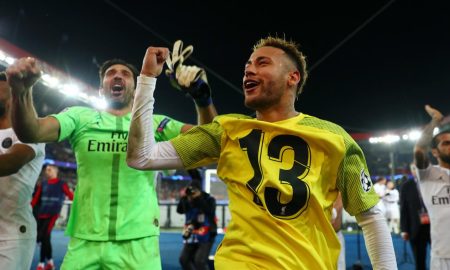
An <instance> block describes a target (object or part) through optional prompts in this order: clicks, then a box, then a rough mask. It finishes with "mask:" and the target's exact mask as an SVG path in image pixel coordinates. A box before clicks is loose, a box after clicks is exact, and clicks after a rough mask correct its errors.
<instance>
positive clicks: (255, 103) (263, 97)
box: [244, 83, 282, 111]
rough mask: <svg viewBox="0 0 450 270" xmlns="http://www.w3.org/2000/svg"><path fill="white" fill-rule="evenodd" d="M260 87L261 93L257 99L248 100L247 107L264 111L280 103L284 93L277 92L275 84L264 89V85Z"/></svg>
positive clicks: (246, 100) (245, 103) (246, 101)
mask: <svg viewBox="0 0 450 270" xmlns="http://www.w3.org/2000/svg"><path fill="white" fill-rule="evenodd" d="M260 87H261V88H260V90H259V91H260V92H259V94H258V96H257V97H253V98H252V99H249V100H248V99H247V98H246V99H245V102H244V105H245V107H247V108H249V109H252V110H255V111H257V110H264V109H267V108H270V107H271V106H273V105H274V104H277V103H278V102H279V101H280V99H281V96H282V92H281V91H278V90H277V88H276V87H277V85H276V84H275V83H270V84H269V85H268V87H263V86H262V85H261V86H260ZM272 89H276V91H272Z"/></svg>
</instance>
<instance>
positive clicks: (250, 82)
mask: <svg viewBox="0 0 450 270" xmlns="http://www.w3.org/2000/svg"><path fill="white" fill-rule="evenodd" d="M258 85H259V82H257V81H254V80H245V81H244V84H243V87H244V90H245V91H250V90H253V89H254V88H255V87H257V86H258Z"/></svg>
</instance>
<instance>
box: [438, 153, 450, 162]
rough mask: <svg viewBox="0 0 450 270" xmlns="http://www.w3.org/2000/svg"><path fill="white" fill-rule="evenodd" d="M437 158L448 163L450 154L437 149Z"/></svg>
mask: <svg viewBox="0 0 450 270" xmlns="http://www.w3.org/2000/svg"><path fill="white" fill-rule="evenodd" d="M439 159H441V160H442V161H444V162H445V163H447V164H450V155H446V154H443V153H441V152H440V151H439Z"/></svg>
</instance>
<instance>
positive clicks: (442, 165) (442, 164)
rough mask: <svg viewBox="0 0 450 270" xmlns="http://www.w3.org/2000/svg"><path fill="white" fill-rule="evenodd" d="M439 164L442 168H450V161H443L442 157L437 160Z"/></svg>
mask: <svg viewBox="0 0 450 270" xmlns="http://www.w3.org/2000/svg"><path fill="white" fill-rule="evenodd" d="M438 163H439V166H440V167H442V168H446V169H449V170H450V163H447V162H445V161H443V160H442V159H439V160H438Z"/></svg>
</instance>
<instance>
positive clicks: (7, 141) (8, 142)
mask: <svg viewBox="0 0 450 270" xmlns="http://www.w3.org/2000/svg"><path fill="white" fill-rule="evenodd" d="M11 145H12V139H11V137H7V138H5V139H4V140H3V141H2V147H3V148H5V149H7V148H10V147H11Z"/></svg>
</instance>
